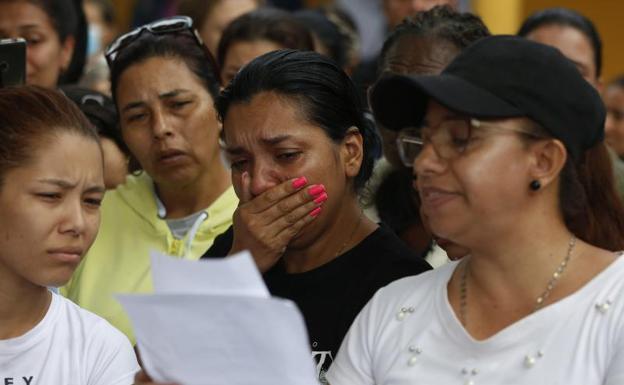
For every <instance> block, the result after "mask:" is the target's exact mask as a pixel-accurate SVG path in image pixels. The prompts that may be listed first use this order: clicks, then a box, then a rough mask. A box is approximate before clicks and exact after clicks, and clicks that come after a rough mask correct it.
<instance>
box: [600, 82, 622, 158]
mask: <svg viewBox="0 0 624 385" xmlns="http://www.w3.org/2000/svg"><path fill="white" fill-rule="evenodd" d="M604 101H605V105H606V106H607V122H606V124H605V140H606V142H607V144H608V145H609V147H611V148H612V149H613V151H615V153H616V154H617V156H618V157H619V158H620V159H622V158H624V76H623V75H620V76H618V77H616V78H615V79H613V80H612V81H611V82H610V83H609V84H608V85H607V87H606V89H605V92H604Z"/></svg>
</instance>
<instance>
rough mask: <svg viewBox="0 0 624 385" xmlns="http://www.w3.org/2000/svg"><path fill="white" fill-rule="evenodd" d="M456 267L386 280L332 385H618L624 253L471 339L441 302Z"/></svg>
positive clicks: (358, 323)
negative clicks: (579, 283) (547, 301)
mask: <svg viewBox="0 0 624 385" xmlns="http://www.w3.org/2000/svg"><path fill="white" fill-rule="evenodd" d="M456 267H457V262H453V263H449V264H448V265H445V266H442V267H440V268H439V269H437V270H433V271H430V272H426V273H423V274H420V275H418V276H415V277H408V278H404V279H401V280H399V281H396V282H393V283H391V284H390V285H388V286H386V287H384V288H382V289H380V290H379V291H378V292H377V294H376V295H375V296H374V297H373V298H372V299H371V301H370V302H369V303H368V304H367V305H366V307H365V308H364V309H363V310H362V312H361V313H360V314H359V315H358V317H357V318H356V319H355V321H354V323H353V325H352V326H351V329H350V330H349V332H348V334H347V336H346V337H345V339H344V341H343V343H342V345H341V347H340V350H339V351H338V356H337V357H336V360H335V361H334V363H333V364H332V367H331V368H330V370H329V373H328V374H327V378H328V380H329V382H330V383H331V384H332V385H355V384H357V385H372V384H376V385H408V384H409V385H419V384H423V385H424V384H427V385H439V384H445V385H446V384H448V385H453V384H457V385H501V384H505V385H520V384H523V385H536V384H549V385H599V384H604V385H615V384H624V258H618V259H616V260H615V261H614V262H613V263H612V264H611V265H610V266H609V267H607V268H606V269H605V270H604V271H602V272H601V273H600V274H599V275H597V276H596V277H594V278H593V279H592V280H591V281H590V282H588V283H587V284H586V285H585V286H584V287H582V288H581V289H579V290H578V291H577V292H575V293H573V294H572V295H570V296H568V297H566V298H564V299H562V300H560V301H558V302H556V303H554V304H551V305H549V306H546V307H544V308H542V309H540V310H538V311H537V312H535V313H533V314H531V315H529V316H527V317H525V318H523V319H521V320H519V321H517V322H516V323H514V324H512V325H510V326H508V327H506V328H505V329H503V330H501V331H500V332H498V333H497V334H495V335H494V336H492V337H490V338H488V339H486V340H482V341H478V340H475V339H473V338H472V337H471V336H470V335H469V334H468V333H467V332H466V331H465V329H464V328H463V326H462V325H461V323H460V322H459V320H458V319H457V317H456V316H455V313H454V312H453V310H452V308H451V305H450V304H449V302H448V293H447V284H448V281H449V279H450V277H451V275H452V273H453V271H454V270H455V268H456Z"/></svg>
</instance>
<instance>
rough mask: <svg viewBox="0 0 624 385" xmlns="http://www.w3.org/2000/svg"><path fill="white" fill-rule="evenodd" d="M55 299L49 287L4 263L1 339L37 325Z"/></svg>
mask: <svg viewBox="0 0 624 385" xmlns="http://www.w3.org/2000/svg"><path fill="white" fill-rule="evenodd" d="M51 300H52V295H51V294H50V292H49V291H48V289H47V288H45V287H42V286H37V285H33V284H32V283H30V282H25V281H24V280H21V279H19V278H17V277H15V276H14V275H11V273H9V272H8V270H6V269H5V268H4V267H3V266H2V265H1V264H0V340H4V339H9V338H15V337H19V336H21V335H23V334H25V333H26V332H28V331H29V330H31V329H32V328H34V327H35V326H36V325H37V324H38V323H39V322H40V321H41V320H42V319H43V317H44V316H45V314H46V312H47V311H48V307H49V306H50V301H51Z"/></svg>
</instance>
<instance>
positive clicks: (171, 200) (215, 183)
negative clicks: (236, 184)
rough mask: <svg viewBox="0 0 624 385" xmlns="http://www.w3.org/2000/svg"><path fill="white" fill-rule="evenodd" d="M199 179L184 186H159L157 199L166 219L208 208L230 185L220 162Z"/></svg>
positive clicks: (184, 215)
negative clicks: (164, 211) (161, 204)
mask: <svg viewBox="0 0 624 385" xmlns="http://www.w3.org/2000/svg"><path fill="white" fill-rule="evenodd" d="M208 169H209V170H210V171H209V172H204V173H203V175H201V177H199V178H197V179H196V180H194V181H193V182H192V183H189V184H185V185H176V184H167V185H165V184H159V185H157V186H156V191H157V194H158V198H160V200H161V202H162V203H163V205H164V206H165V208H166V209H167V216H166V217H167V218H169V219H174V218H183V217H186V216H189V215H191V214H194V213H196V212H198V211H201V210H204V209H206V208H207V207H209V206H210V205H211V204H212V203H213V202H214V201H215V200H217V198H219V197H220V196H221V194H223V192H224V191H225V190H227V189H228V188H229V187H230V185H231V184H232V182H231V179H230V174H229V172H228V171H227V170H226V169H225V167H224V166H223V165H222V164H221V162H220V161H218V162H215V164H214V165H213V166H212V167H210V168H208Z"/></svg>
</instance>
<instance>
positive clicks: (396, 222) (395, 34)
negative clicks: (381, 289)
mask: <svg viewBox="0 0 624 385" xmlns="http://www.w3.org/2000/svg"><path fill="white" fill-rule="evenodd" d="M489 34H490V33H489V31H488V29H487V27H486V26H485V25H484V24H483V22H482V21H481V19H479V17H477V16H475V15H473V14H471V13H460V12H457V11H455V10H454V9H452V8H450V7H448V6H439V7H434V8H433V9H431V10H429V11H426V12H421V13H419V14H418V15H416V16H414V17H408V18H407V19H406V20H405V21H403V23H401V24H400V25H399V26H398V27H397V28H395V29H394V30H393V31H392V33H391V34H390V36H389V37H388V39H387V40H386V42H385V43H384V46H383V48H382V50H381V55H380V60H379V70H380V74H379V76H380V77H382V76H386V75H389V74H406V75H407V74H419V75H420V74H422V75H427V74H438V73H440V72H441V71H442V70H443V69H444V67H446V65H447V64H448V63H450V62H451V60H453V58H454V57H455V56H457V55H458V54H459V53H460V52H461V51H462V50H463V49H464V48H466V47H467V46H468V45H470V44H471V43H473V42H475V41H477V40H479V39H481V38H483V37H485V36H488V35H489ZM377 127H378V129H379V132H380V133H381V137H382V139H383V151H384V160H382V161H381V162H380V163H379V164H378V166H377V169H376V170H375V173H376V175H375V183H373V184H372V185H371V186H370V190H371V191H370V192H368V194H372V197H369V198H368V199H369V200H372V202H371V203H372V205H373V206H374V210H375V212H376V213H377V216H378V218H379V219H380V220H381V221H382V222H384V223H386V224H387V225H388V226H390V228H391V229H392V230H393V231H394V232H395V233H396V234H397V235H398V236H399V237H400V238H401V239H402V240H403V241H404V242H406V243H407V244H408V245H409V246H410V247H411V248H412V249H413V250H415V251H416V252H417V253H419V254H423V255H424V254H428V253H429V252H430V248H431V245H432V243H431V242H432V235H431V233H430V232H429V231H427V229H426V227H425V225H424V223H423V221H422V220H421V217H420V199H419V197H418V194H417V193H416V190H415V189H414V187H413V183H412V179H413V175H412V174H413V173H412V168H411V166H412V163H411V159H410V158H409V157H410V155H411V154H412V153H413V147H414V144H412V143H411V142H410V141H409V140H408V139H404V136H406V134H407V133H408V131H409V129H407V130H405V131H404V132H400V131H396V130H393V129H389V128H387V127H384V126H383V125H382V124H378V125H377ZM400 154H401V155H400ZM432 251H433V250H432ZM436 251H439V250H436ZM427 260H428V261H429V262H430V263H431V264H432V265H433V266H439V265H440V264H441V263H444V262H445V261H446V257H445V256H444V254H443V253H439V252H436V253H430V254H429V255H428V256H427Z"/></svg>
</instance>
